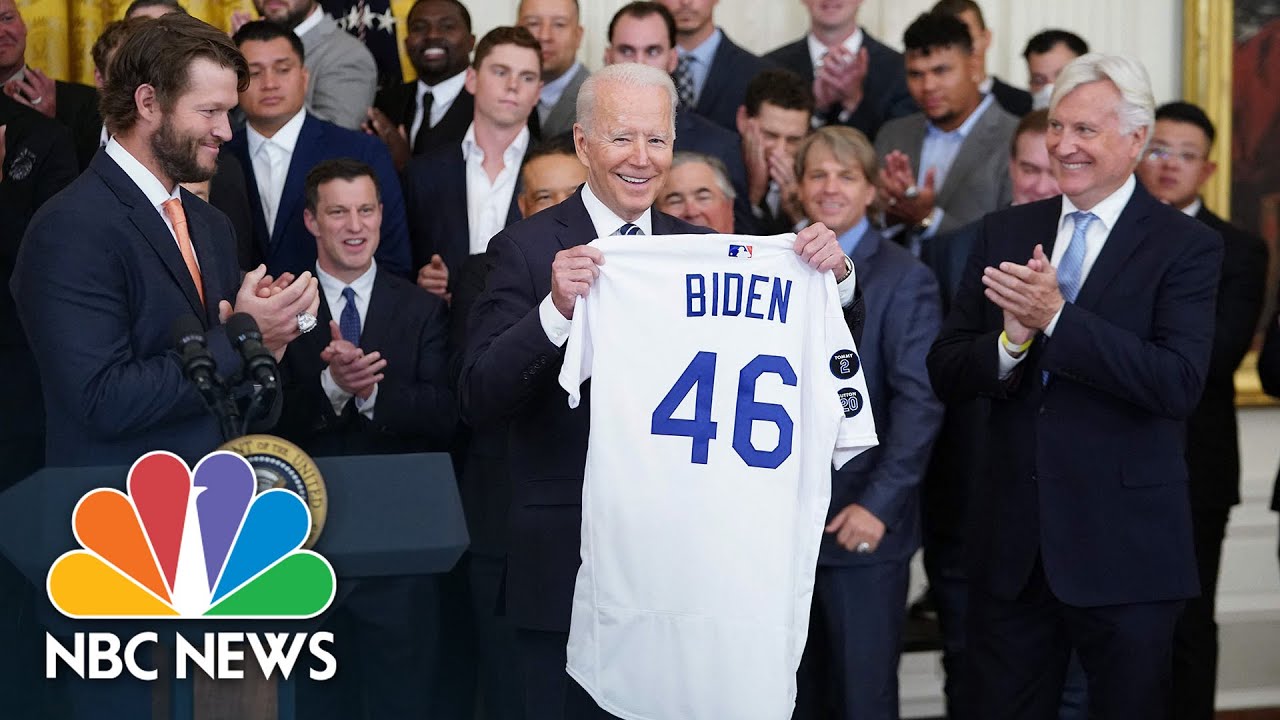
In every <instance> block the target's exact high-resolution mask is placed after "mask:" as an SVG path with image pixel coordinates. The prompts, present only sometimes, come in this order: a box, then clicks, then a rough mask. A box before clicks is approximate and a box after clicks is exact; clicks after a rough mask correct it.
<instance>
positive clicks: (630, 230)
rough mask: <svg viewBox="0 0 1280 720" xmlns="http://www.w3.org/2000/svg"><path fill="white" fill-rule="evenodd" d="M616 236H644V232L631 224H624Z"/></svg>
mask: <svg viewBox="0 0 1280 720" xmlns="http://www.w3.org/2000/svg"><path fill="white" fill-rule="evenodd" d="M614 234H615V235H643V234H644V231H643V230H641V229H640V228H639V227H637V226H635V225H632V224H631V223H624V224H623V226H622V227H620V228H618V232H616V233H614Z"/></svg>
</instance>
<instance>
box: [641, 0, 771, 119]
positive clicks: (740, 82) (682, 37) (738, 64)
mask: <svg viewBox="0 0 1280 720" xmlns="http://www.w3.org/2000/svg"><path fill="white" fill-rule="evenodd" d="M661 2H662V4H663V5H665V6H666V7H667V9H668V10H670V11H671V14H672V15H674V16H675V19H676V52H677V53H679V61H678V63H677V65H676V70H675V73H674V75H673V77H674V78H675V82H676V90H677V91H678V92H679V93H680V102H681V104H682V105H684V106H686V107H688V108H689V109H690V110H692V111H693V112H696V113H698V114H700V115H702V116H703V117H706V118H708V119H710V120H712V121H714V122H715V123H716V124H718V125H720V126H721V127H723V128H725V129H727V130H737V115H738V107H739V106H741V105H742V99H743V97H745V96H746V94H747V83H750V82H751V78H753V77H755V76H756V75H758V74H759V73H760V72H761V71H762V70H766V69H768V68H769V67H770V66H771V63H769V62H767V61H765V60H763V59H761V58H760V57H758V56H756V55H754V54H752V53H750V52H748V51H746V50H744V49H742V48H741V47H739V46H738V45H737V44H736V43H734V42H733V41H732V40H730V39H729V36H728V35H726V34H725V32H724V30H721V29H720V28H719V27H716V24H715V20H714V18H713V17H712V13H713V12H714V10H715V7H716V5H717V4H718V3H719V2H720V0H661Z"/></svg>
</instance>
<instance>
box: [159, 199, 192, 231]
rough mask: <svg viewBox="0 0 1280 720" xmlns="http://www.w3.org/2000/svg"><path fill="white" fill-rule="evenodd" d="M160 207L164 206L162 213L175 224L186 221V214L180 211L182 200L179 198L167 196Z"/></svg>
mask: <svg viewBox="0 0 1280 720" xmlns="http://www.w3.org/2000/svg"><path fill="white" fill-rule="evenodd" d="M160 207H162V208H164V214H165V215H167V216H168V218H169V222H171V223H173V224H174V225H177V224H179V223H185V222H186V221H187V214H186V213H185V212H183V211H182V200H181V199H179V198H169V199H168V200H165V201H164V202H163V203H160Z"/></svg>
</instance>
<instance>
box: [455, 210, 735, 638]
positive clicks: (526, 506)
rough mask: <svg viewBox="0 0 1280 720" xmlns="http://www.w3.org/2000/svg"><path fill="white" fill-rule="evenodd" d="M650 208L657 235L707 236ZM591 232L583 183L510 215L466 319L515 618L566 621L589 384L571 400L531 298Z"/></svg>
mask: <svg viewBox="0 0 1280 720" xmlns="http://www.w3.org/2000/svg"><path fill="white" fill-rule="evenodd" d="M708 232H710V231H709V230H707V229H706V228H700V227H696V226H693V225H690V224H688V223H686V222H683V221H681V220H679V219H677V218H674V217H671V216H670V215H665V214H663V213H660V212H658V211H656V210H655V211H653V233H654V234H655V235H672V234H680V233H708ZM595 238H596V230H595V227H594V226H593V225H592V223H591V217H590V216H589V215H587V209H586V206H584V205H583V204H582V191H581V190H579V191H578V192H577V193H575V194H574V195H573V197H571V198H569V199H568V200H565V201H564V202H562V203H560V204H559V205H556V206H554V207H550V208H547V209H546V210H543V211H542V212H540V213H538V214H536V215H534V216H533V217H530V218H528V219H526V220H523V221H521V222H518V223H516V224H515V225H512V226H511V227H509V228H507V229H506V230H504V231H502V232H501V233H499V234H497V235H495V236H494V238H493V240H492V241H491V242H490V243H489V253H490V254H491V255H492V257H493V269H492V270H491V271H490V273H489V278H488V283H487V285H486V286H485V290H484V293H483V294H482V295H481V296H480V298H479V299H478V300H477V301H476V304H475V307H474V308H473V309H472V311H471V316H470V318H469V325H470V332H469V333H468V336H469V337H468V340H467V352H466V358H465V360H464V361H463V368H462V376H461V378H460V381H459V384H460V386H459V389H458V392H459V395H460V399H461V401H462V415H463V419H464V420H466V421H467V423H468V424H469V425H471V426H472V427H473V428H477V429H480V428H483V427H486V426H489V425H492V424H495V423H501V422H509V423H510V432H509V435H508V440H509V445H508V448H509V451H510V455H509V467H510V477H511V496H512V497H511V509H510V510H511V512H510V521H509V522H510V547H509V549H508V556H507V576H506V582H507V586H506V612H507V615H508V616H509V617H510V618H511V620H512V622H513V623H514V624H515V625H516V626H517V627H522V628H528V629H533V630H544V631H551V632H567V631H568V630H569V612H570V604H571V602H572V600H573V587H574V582H575V579H576V577H577V573H578V566H579V564H580V557H579V554H578V550H579V546H580V540H581V530H582V477H583V469H584V467H585V465H586V460H587V431H588V427H589V419H590V417H591V408H590V391H589V390H588V389H586V388H585V387H584V390H583V395H582V404H581V405H580V406H579V407H578V408H577V409H574V410H570V409H569V405H568V403H567V401H566V395H565V392H564V390H563V389H562V388H561V387H560V385H559V384H558V383H557V381H556V378H557V376H558V375H559V374H560V365H561V363H562V362H563V360H564V353H563V351H562V349H561V348H557V347H556V346H555V345H553V344H552V343H551V341H550V340H549V339H547V334H546V332H545V331H544V330H543V328H542V321H541V318H540V317H539V315H538V305H539V303H541V302H542V300H543V298H545V297H546V296H547V295H548V294H549V293H550V292H551V262H552V260H553V259H554V258H555V254H556V253H557V252H559V251H560V250H563V249H566V248H571V247H574V246H576V245H583V244H585V243H588V242H590V241H591V240H594V239H595Z"/></svg>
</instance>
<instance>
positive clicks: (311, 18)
mask: <svg viewBox="0 0 1280 720" xmlns="http://www.w3.org/2000/svg"><path fill="white" fill-rule="evenodd" d="M322 17H324V9H323V8H321V7H320V3H316V7H315V9H314V10H312V11H311V14H310V15H308V16H307V17H306V19H305V20H303V21H302V22H300V23H298V27H296V28H294V29H293V34H294V35H297V36H298V37H302V36H303V35H306V34H307V33H308V32H309V31H310V30H311V28H313V27H315V26H317V25H319V24H320V18H322Z"/></svg>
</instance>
